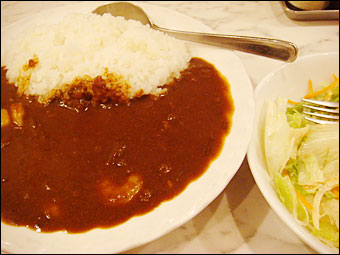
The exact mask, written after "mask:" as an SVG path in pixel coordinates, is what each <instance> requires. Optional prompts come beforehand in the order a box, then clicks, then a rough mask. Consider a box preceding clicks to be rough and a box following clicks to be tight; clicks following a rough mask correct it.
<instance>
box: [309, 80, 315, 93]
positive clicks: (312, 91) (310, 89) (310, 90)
mask: <svg viewBox="0 0 340 255" xmlns="http://www.w3.org/2000/svg"><path fill="white" fill-rule="evenodd" d="M308 90H309V93H314V90H313V83H312V80H309V81H308Z"/></svg>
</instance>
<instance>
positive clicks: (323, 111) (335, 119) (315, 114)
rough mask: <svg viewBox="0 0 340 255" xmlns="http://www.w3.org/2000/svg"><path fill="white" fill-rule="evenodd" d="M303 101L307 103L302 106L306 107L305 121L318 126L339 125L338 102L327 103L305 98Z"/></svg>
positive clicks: (304, 111)
mask: <svg viewBox="0 0 340 255" xmlns="http://www.w3.org/2000/svg"><path fill="white" fill-rule="evenodd" d="M302 101H304V102H306V103H305V104H303V105H302V106H303V107H304V109H303V113H304V114H305V119H307V120H309V121H313V122H315V123H318V124H335V123H339V103H338V102H327V101H321V100H314V99H305V98H303V99H302Z"/></svg>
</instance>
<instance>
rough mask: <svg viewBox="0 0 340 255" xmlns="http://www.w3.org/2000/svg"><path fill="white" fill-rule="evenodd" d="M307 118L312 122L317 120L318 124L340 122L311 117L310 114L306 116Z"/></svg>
mask: <svg viewBox="0 0 340 255" xmlns="http://www.w3.org/2000/svg"><path fill="white" fill-rule="evenodd" d="M305 119H306V120H309V121H312V122H315V123H317V124H336V123H339V122H338V121H331V120H321V119H314V118H310V117H308V116H305Z"/></svg>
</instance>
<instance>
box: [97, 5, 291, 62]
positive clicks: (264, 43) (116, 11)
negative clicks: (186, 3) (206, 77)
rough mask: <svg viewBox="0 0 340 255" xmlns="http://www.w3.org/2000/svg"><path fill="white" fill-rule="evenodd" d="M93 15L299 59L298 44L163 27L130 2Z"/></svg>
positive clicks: (185, 37) (183, 37)
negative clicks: (113, 17) (104, 15)
mask: <svg viewBox="0 0 340 255" xmlns="http://www.w3.org/2000/svg"><path fill="white" fill-rule="evenodd" d="M93 13H96V14H99V15H102V14H104V13H110V14H111V15H113V16H122V17H124V18H126V19H133V20H137V21H140V22H141V23H142V24H144V25H147V24H149V25H150V27H151V28H153V29H156V30H159V31H162V32H165V33H167V34H169V35H171V36H173V37H176V38H177V39H181V40H187V41H193V42H198V43H205V44H209V45H214V46H220V47H225V48H229V49H233V50H238V51H244V52H248V53H252V54H256V55H260V56H264V57H268V58H274V59H278V60H282V61H286V62H293V61H294V60H295V59H296V57H297V51H298V49H297V47H296V45H295V44H294V43H291V42H287V41H282V40H276V39H268V38H261V37H250V36H238V35H223V34H210V33H196V32H187V31H178V30H171V29H166V28H162V27H159V26H157V25H156V24H154V23H153V22H152V20H151V19H150V18H149V17H148V15H147V14H146V13H145V12H144V11H143V10H142V9H141V8H140V7H138V6H136V5H134V4H131V3H129V2H116V3H111V4H106V5H102V6H99V7H98V8H97V9H95V10H94V11H93Z"/></svg>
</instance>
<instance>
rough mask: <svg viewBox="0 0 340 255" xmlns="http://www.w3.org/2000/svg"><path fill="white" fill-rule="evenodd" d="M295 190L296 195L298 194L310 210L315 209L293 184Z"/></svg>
mask: <svg viewBox="0 0 340 255" xmlns="http://www.w3.org/2000/svg"><path fill="white" fill-rule="evenodd" d="M293 187H294V190H295V193H296V195H297V196H298V198H299V199H300V200H301V202H302V203H303V204H304V205H305V206H306V207H307V208H308V209H309V210H313V206H312V205H311V204H310V203H309V202H308V201H307V200H306V199H305V198H304V197H303V196H302V195H301V193H300V192H299V191H298V190H297V189H296V188H295V186H294V185H293Z"/></svg>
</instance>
